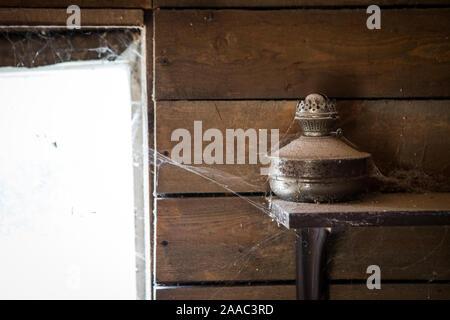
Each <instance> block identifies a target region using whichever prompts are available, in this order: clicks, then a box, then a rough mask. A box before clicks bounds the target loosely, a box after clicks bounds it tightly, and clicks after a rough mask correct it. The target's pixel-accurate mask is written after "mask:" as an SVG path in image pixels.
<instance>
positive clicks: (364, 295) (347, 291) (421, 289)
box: [156, 283, 450, 300]
mask: <svg viewBox="0 0 450 320" xmlns="http://www.w3.org/2000/svg"><path fill="white" fill-rule="evenodd" d="M329 290H330V299H331V300H397V299H401V300H448V299H450V285H449V284H433V283H431V284H422V283H408V284H382V286H381V289H380V290H368V289H367V287H366V286H365V285H361V284H332V285H330V288H329ZM156 299H157V300H295V286H294V285H262V286H259V285H258V286H230V287H220V286H217V287H205V286H190V287H178V288H177V287H170V288H164V289H162V288H161V289H157V290H156Z"/></svg>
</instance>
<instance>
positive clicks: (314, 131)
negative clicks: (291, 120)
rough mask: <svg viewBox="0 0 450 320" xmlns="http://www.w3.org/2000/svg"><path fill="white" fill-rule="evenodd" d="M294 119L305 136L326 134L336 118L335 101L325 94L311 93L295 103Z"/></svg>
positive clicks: (329, 131)
mask: <svg viewBox="0 0 450 320" xmlns="http://www.w3.org/2000/svg"><path fill="white" fill-rule="evenodd" d="M295 119H297V120H298V121H299V122H300V126H301V127H302V130H303V135H305V136H327V135H329V134H330V133H331V131H332V130H333V126H334V124H335V121H336V120H337V119H338V113H337V111H336V102H335V101H334V100H330V99H328V98H327V97H326V96H324V95H321V94H317V93H312V94H309V95H308V96H307V97H306V98H305V100H300V101H299V103H298V104H297V109H296V113H295Z"/></svg>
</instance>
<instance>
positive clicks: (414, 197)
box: [271, 193, 450, 229]
mask: <svg viewBox="0 0 450 320" xmlns="http://www.w3.org/2000/svg"><path fill="white" fill-rule="evenodd" d="M271 209H272V210H271V211H272V214H273V215H272V216H274V217H275V218H276V220H277V222H279V223H280V224H282V225H284V226H285V227H286V228H289V229H300V228H325V227H326V228H329V227H331V228H335V227H358V226H360V227H365V226H427V225H450V193H425V194H416V193H376V194H368V195H365V196H363V197H362V198H361V199H358V200H356V201H351V202H340V203H332V204H329V203H322V204H317V203H301V202H292V201H285V200H273V201H272V207H271Z"/></svg>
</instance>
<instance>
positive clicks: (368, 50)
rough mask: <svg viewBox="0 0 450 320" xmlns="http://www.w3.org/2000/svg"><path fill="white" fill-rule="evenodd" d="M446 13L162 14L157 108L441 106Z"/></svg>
mask: <svg viewBox="0 0 450 320" xmlns="http://www.w3.org/2000/svg"><path fill="white" fill-rule="evenodd" d="M449 17H450V9H445V8H442V9H410V10H403V9H386V10H383V13H382V27H381V29H380V30H368V29H367V27H366V19H367V14H366V11H365V10H364V9H354V10H353V9H350V10H276V11H271V10H262V11H258V10H250V11H249V10H159V11H156V18H155V19H156V20H155V28H156V34H155V67H156V68H155V70H156V71H155V74H156V92H155V93H156V99H159V100H164V99H230V98H233V99H242V98H246V99H258V98H266V99H270V98H278V99H284V98H297V97H304V96H306V95H307V94H309V93H311V92H322V93H326V94H327V95H328V96H331V97H352V98H356V97H432V96H439V97H444V96H445V97H448V96H449V95H450V86H449V85H448V84H449V80H450V79H449V77H450V76H449V75H450V72H449V70H450V51H449V36H450V33H449V30H450V19H449Z"/></svg>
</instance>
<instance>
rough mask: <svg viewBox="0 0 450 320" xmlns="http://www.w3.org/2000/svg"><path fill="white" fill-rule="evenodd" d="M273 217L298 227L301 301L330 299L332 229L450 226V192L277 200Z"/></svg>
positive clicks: (283, 223)
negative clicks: (328, 201)
mask: <svg viewBox="0 0 450 320" xmlns="http://www.w3.org/2000/svg"><path fill="white" fill-rule="evenodd" d="M271 215H272V217H273V218H274V219H276V220H277V222H278V223H280V224H282V225H283V226H285V227H286V228H288V229H295V230H296V233H297V238H296V263H297V299H300V300H319V299H326V298H327V297H328V296H327V292H328V290H327V279H326V274H327V272H326V253H325V247H326V241H327V235H328V233H329V230H330V228H331V229H342V228H349V227H378V226H430V225H450V193H425V194H412V193H389V194H368V195H366V196H364V197H363V198H362V199H360V200H356V201H350V202H342V203H334V204H315V203H299V202H290V201H284V200H274V201H272V204H271Z"/></svg>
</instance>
